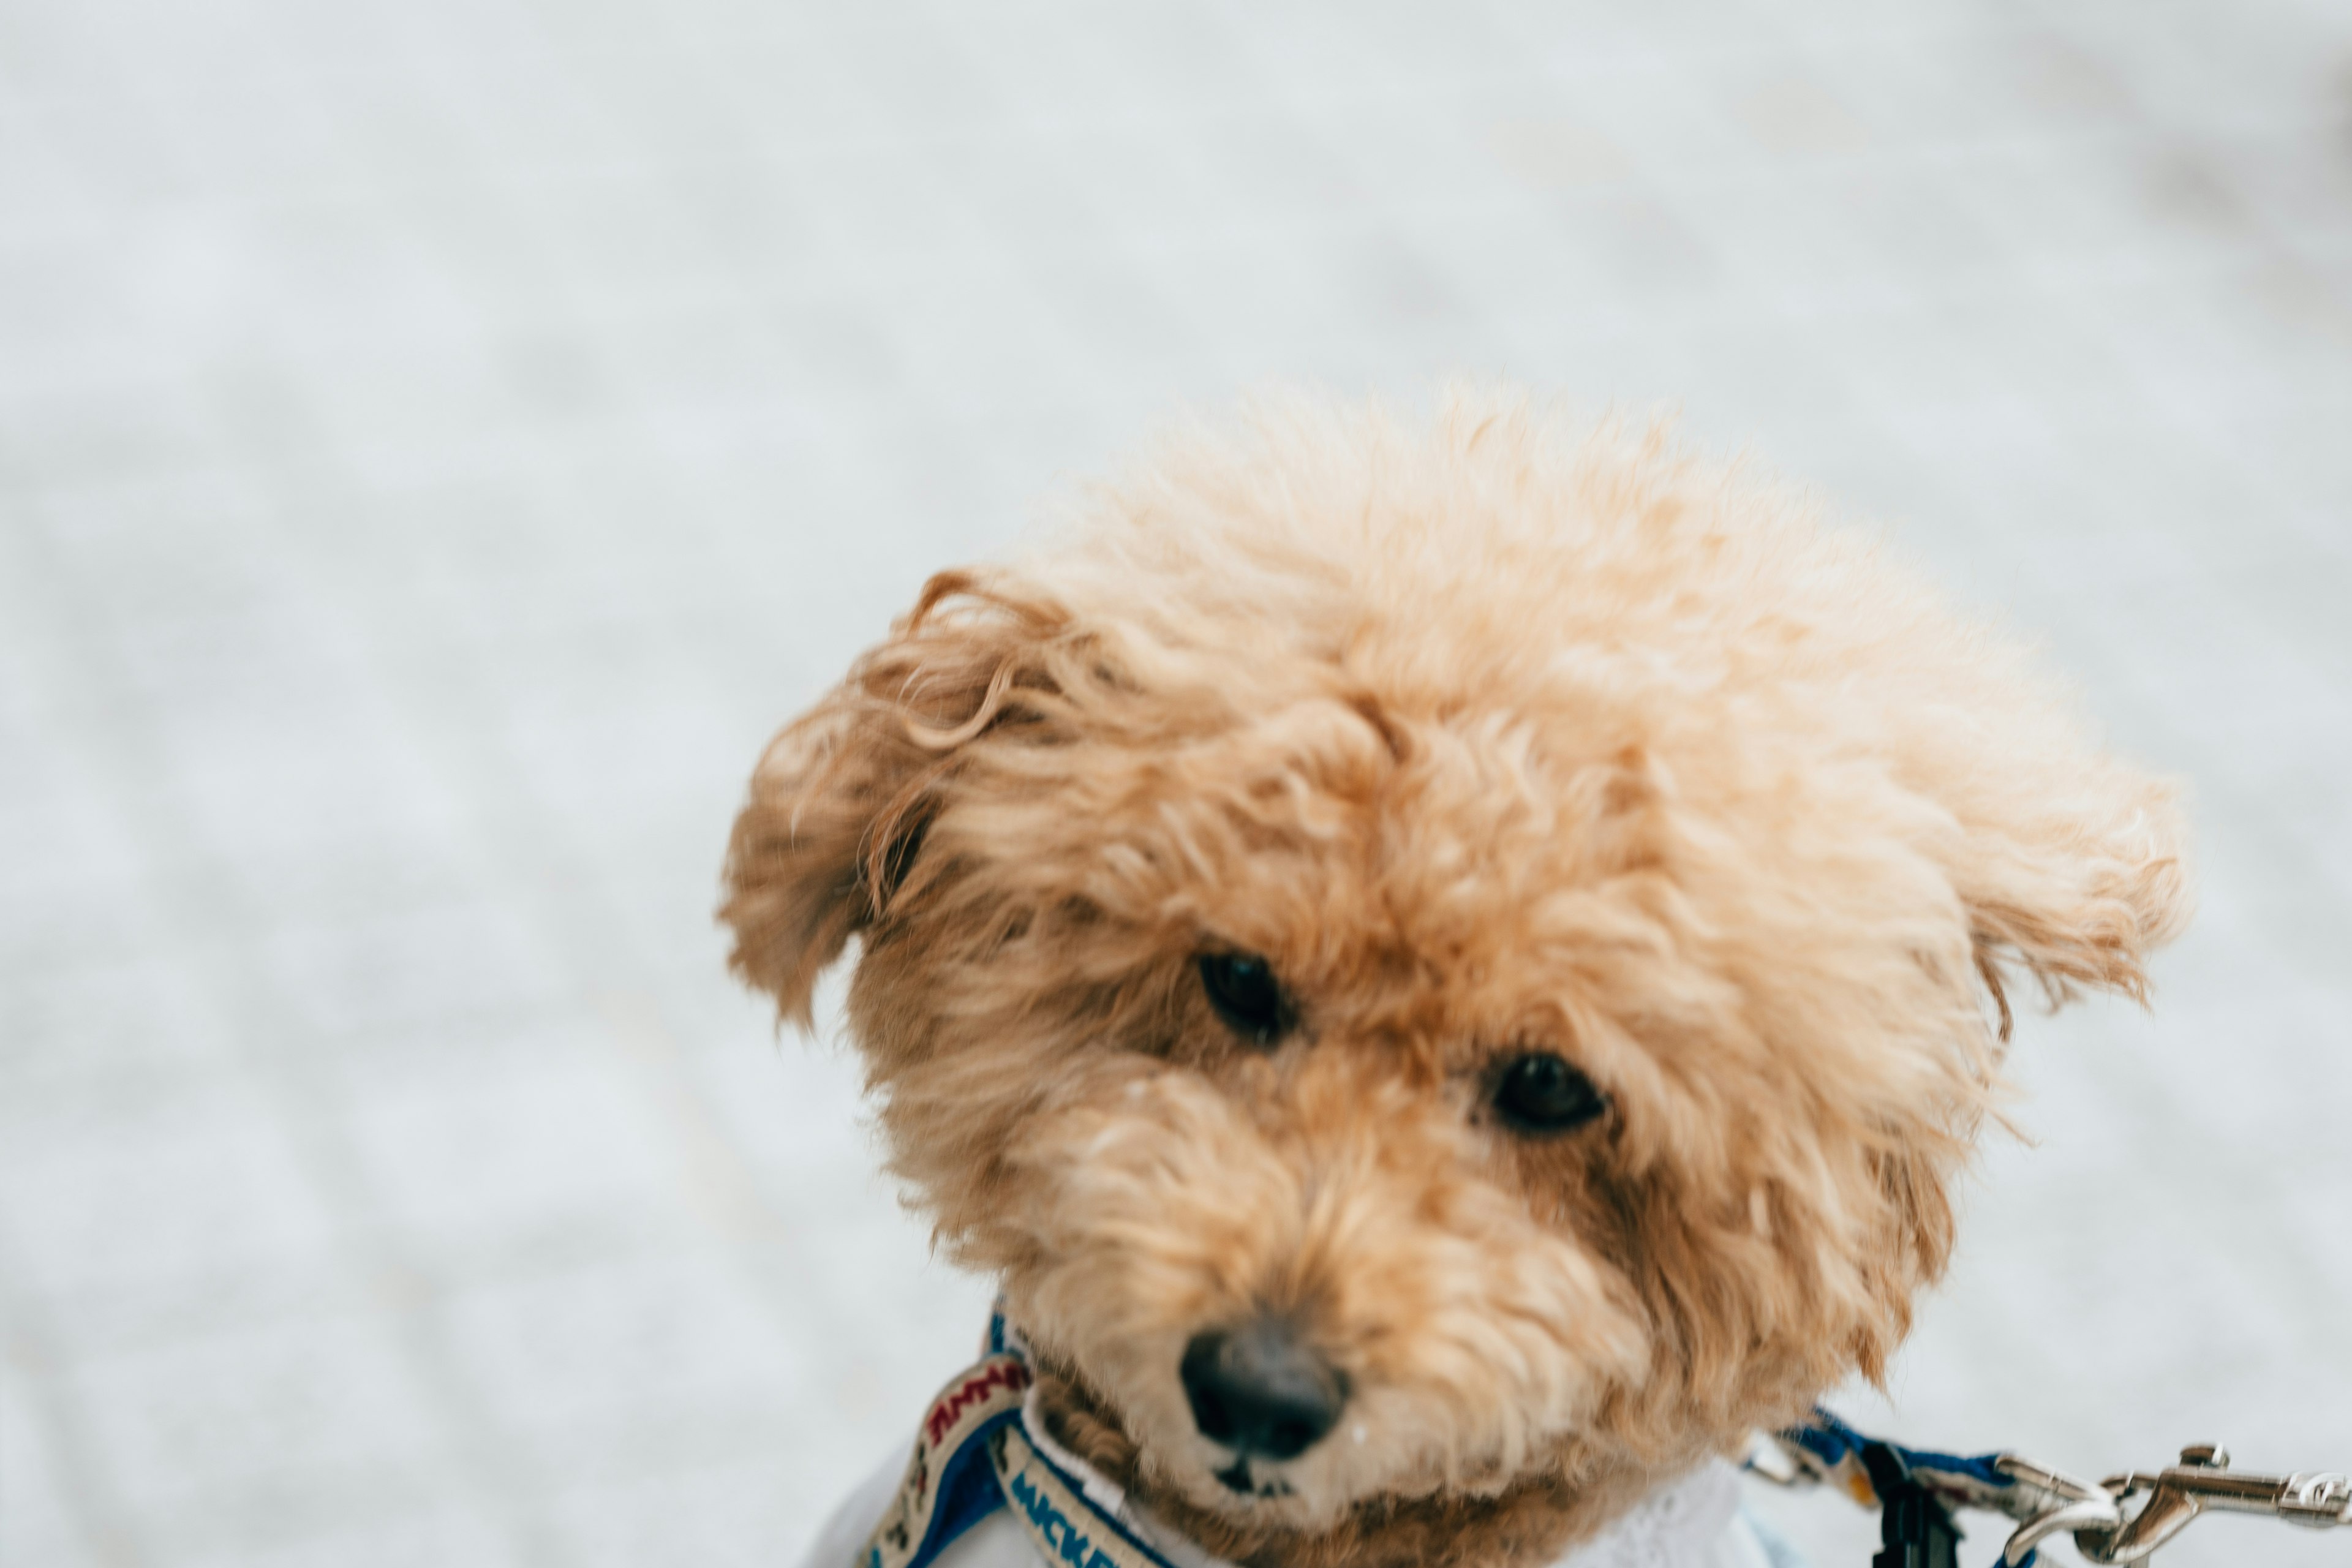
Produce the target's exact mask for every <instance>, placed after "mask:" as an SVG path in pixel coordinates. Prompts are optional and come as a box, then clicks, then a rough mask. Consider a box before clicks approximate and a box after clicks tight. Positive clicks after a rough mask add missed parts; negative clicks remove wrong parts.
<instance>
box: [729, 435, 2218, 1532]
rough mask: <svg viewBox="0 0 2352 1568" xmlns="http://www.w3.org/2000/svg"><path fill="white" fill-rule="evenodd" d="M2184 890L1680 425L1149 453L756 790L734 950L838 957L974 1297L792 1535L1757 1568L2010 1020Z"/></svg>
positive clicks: (2154, 850) (2112, 791) (1845, 535)
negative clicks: (973, 1318) (972, 1360)
mask: <svg viewBox="0 0 2352 1568" xmlns="http://www.w3.org/2000/svg"><path fill="white" fill-rule="evenodd" d="M2188 903H2189V900H2188V879H2187V877H2186V875H2185V870H2184V847H2183V827H2182V823H2181V818H2180V816H2179V813H2178V810H2177V808H2176V805H2175V803H2174V801H2173V798H2172V795H2171V794H2170V792H2169V791H2168V788H2167V787H2166V786H2165V785H2163V784H2160V783H2158V782H2155V781H2153V780H2151V779H2150V778H2149V777H2147V775H2145V774H2144V773H2140V772H2138V771H2136V770H2135V769H2133V768H2132V767H2130V766H2127V765H2126V764H2125V763H2121V762H2119V761H2117V760H2116V759H2114V758H2112V757H2111V756H2109V755H2107V754H2106V753H2105V752H2103V751H2102V750H2101V749H2100V748H2099V747H2098V746H2097V745H2096V744H2095V742H2093V741H2092V740H2091V739H2089V738H2088V737H2087V736H2086V734H2085V730H2084V724H2083V723H2082V721H2080V720H2079V719H2078V717H2077V716H2076V714H2075V713H2074V711H2073V710H2072V709H2071V708H2070V706H2069V703H2068V701H2067V700H2065V699H2064V698H2063V695H2062V694H2061V693H2060V692H2059V691H2058V690H2056V689H2053V687H2052V686H2051V685H2050V684H2048V683H2046V682H2045V681H2044V680H2042V679H2040V678H2039V677H2037V676H2036V675H2035V674H2034V673H2033V672H2032V670H2031V669H2030V668H2028V663H2027V660H2026V659H2025V658H2023V657H2022V656H2021V652H2020V650H2019V649H2018V648H2017V647H2015V646H2014V645H2013V644H2012V643H2011V642H2010V641H2009V640H2007V639H2005V638H2004V637H2002V636H2000V635H1999V634H1998V633H1996V632H1995V631H1993V630H1992V629H1990V628H1989V627H1987V626H1983V625H1980V624H1977V623H1974V622H1971V621H1969V620H1967V619H1965V618H1962V617H1960V616H1956V615H1955V614H1953V613H1952V612H1950V611H1949V610H1948V609H1946V608H1943V607H1942V606H1940V605H1938V603H1937V600H1936V599H1935V597H1934V596H1933V595H1931V594H1930V593H1929V592H1928V591H1927V588H1925V587H1924V586H1923V585H1922V584H1921V583H1920V582H1919V581H1918V580H1917V579H1916V578H1915V577H1914V576H1913V575H1912V574H1910V573H1909V572H1908V571H1906V570H1905V569H1903V568H1901V567H1900V566H1898V565H1896V564H1895V563H1892V562H1890V561H1889V560H1888V559H1887V558H1886V557H1885V555H1884V554H1883V553H1882V552H1881V551H1880V550H1879V549H1878V548H1877V547H1875V546H1874V544H1873V543H1872V542H1869V541H1867V540H1865V539H1864V538H1861V537H1858V536H1856V535H1855V534H1853V533H1851V532H1844V531H1837V530H1834V529H1832V528H1829V527H1826V526H1824V525H1823V524H1822V521H1820V520H1819V519H1818V518H1817V516H1816V515H1815V510H1814V508H1813V507H1812V506H1811V504H1810V503H1809V502H1808V501H1806V500H1804V499H1803V498H1802V497H1801V496H1800V495H1795V494H1792V493H1790V491H1788V490H1786V489H1780V488H1775V487H1773V486H1771V485H1769V484H1767V483H1765V482H1763V481H1761V480H1759V479H1754V478H1752V477H1750V476H1748V475H1746V474H1744V473H1742V472H1741V471H1740V470H1739V469H1738V468H1725V467H1718V466H1714V465H1711V464H1709V463H1707V462H1706V461H1703V460H1701V459H1699V458H1694V457H1692V456H1690V455H1688V454H1686V453H1685V452H1683V451H1681V450H1679V449H1678V448H1677V447H1676V446H1675V443H1674V441H1673V440H1672V439H1671V437H1669V436H1668V435H1667V434H1665V433H1664V432H1663V431H1659V430H1651V431H1649V432H1647V433H1643V432H1642V431H1639V430H1632V431H1629V430H1626V429H1623V428H1621V427H1617V426H1602V427H1601V428H1599V429H1593V428H1591V427H1590V426H1579V425H1577V424H1574V423H1572V422H1570V421H1569V420H1567V419H1566V418H1564V417H1563V416H1558V415H1556V414H1553V413H1551V412H1549V411H1548V410H1547V409H1546V408H1545V407H1544V406H1542V405H1538V404H1534V403H1531V402H1529V401H1528V400H1526V399H1524V398H1522V397H1518V396H1516V395H1501V394H1488V393H1460V394H1454V395H1449V396H1447V397H1446V398H1444V399H1443V400H1442V402H1441V405H1440V407H1439V409H1438V411H1437V413H1436V414H1435V416H1433V418H1429V419H1425V420H1412V419H1407V418H1403V417H1400V416H1391V415H1389V414H1385V413H1382V412H1380V411H1378V410H1372V411H1366V410H1362V409H1350V408H1346V407H1341V406H1336V405H1328V404H1324V403H1319V402H1315V401H1311V400H1303V399H1302V400H1295V401H1279V400H1277V401H1275V402H1272V403H1269V404H1266V405H1260V406H1259V407H1257V408H1256V409H1255V411H1254V412H1252V413H1250V414H1248V415H1246V416H1242V417H1239V418H1237V419H1235V420H1234V421H1233V422H1232V424H1231V425H1230V426H1225V427H1222V428H1201V429H1192V430H1190V431H1187V432H1183V433H1180V434H1178V435H1176V436H1173V437H1169V438H1167V439H1165V440H1163V441H1162V443H1161V444H1160V445H1159V446H1158V447H1156V448H1155V449H1153V450H1151V451H1150V453H1148V454H1147V455H1146V456H1145V457H1144V458H1141V459H1140V460H1139V461H1137V462H1135V463H1134V464H1132V465H1131V466H1130V467H1129V468H1127V469H1126V470H1125V471H1124V472H1123V473H1122V474H1121V475H1120V476H1119V477H1118V478H1117V479H1114V480H1112V481H1108V482H1105V483H1103V484H1101V485H1099V486H1097V487H1096V488H1093V489H1089V490H1087V491H1086V492H1084V493H1083V494H1082V495H1081V496H1080V497H1079V498H1078V500H1076V504H1075V505H1074V506H1073V507H1072V508H1071V515H1070V516H1069V517H1067V518H1066V520H1064V521H1063V523H1062V524H1061V526H1060V527H1059V528H1058V530H1057V531H1055V532H1053V533H1052V534H1051V535H1050V536H1049V537H1047V538H1045V540H1044V541H1042V542H1040V543H1039V544H1038V545H1037V546H1036V547H1035V548H1034V551H1033V552H1032V553H1031V554H1029V555H1028V556H1027V557H1025V558H1024V559H1022V560H1020V561H1019V562H1018V563H1015V564H1009V565H1003V566H984V567H970V568H965V569H962V570H958V571H951V572H945V573H942V574H940V575H938V576H936V577H933V578H932V579H931V580H930V582H929V584H928V585H927V586H926V587H925V588H924V590H923V592H922V595H921V597H920V598H919V600H918V601H917V602H916V604H915V606H914V607H913V609H911V610H910V611H908V614H907V615H906V616H904V617H903V618H902V619H900V620H899V621H898V623H897V624H896V626H893V627H892V628H891V631H890V635H889V636H888V637H887V638H886V639H885V640H883V641H882V642H881V643H879V644H878V645H877V646H876V647H873V648H872V649H870V650H869V651H867V652H866V654H865V655H864V656H863V657H861V658H859V659H858V660H857V662H856V664H855V665H853V666H852V667H851V668H850V670H849V673H848V675H847V676H846V678H845V679H843V681H842V682H841V683H840V684H839V685H838V686H836V687H835V688H834V689H832V690H831V691H830V692H829V693H827V694H826V695H825V696H824V698H823V699H822V700H820V701H819V702H818V703H817V704H816V706H815V707H814V709H812V710H810V711H808V712H807V713H805V714H803V716H802V717H800V718H799V719H797V720H796V721H793V723H792V724H791V725H790V726H789V727H787V728H786V729H785V730H784V731H783V732H782V734H781V735H780V736H779V737H778V738H777V739H776V741H775V742H774V743H773V744H772V746H771V747H770V748H769V750H768V752H767V753H766V755H765V756H764V757H763V758H762V759H761V762H760V763H759V767H758V771H757V773H755V775H754V776H753V779H752V783H751V797H750V801H749V804H748V805H746V806H745V807H744V809H743V812H742V815H741V816H740V819H739V820H738V821H737V823H736V825H735V829H734V836H733V840H732V843H731V846H730V852H729V857H728V862H727V870H726V901H725V905H724V910H723V918H724V919H725V921H727V922H728V923H729V925H730V926H731V928H732V930H733V933H734V937H735V948H734V956H733V963H734V966H735V968H736V970H737V971H738V972H739V973H740V974H741V975H742V976H743V977H744V978H745V979H747V980H748V981H749V982H751V984H754V985H756V986H758V987H760V988H761V989H762V990H764V991H766V992H769V993H771V994H773V995H774V996H775V998H776V999H777V1001H778V1002H779V1004H780V1005H781V1007H782V1015H783V1016H784V1017H785V1018H788V1019H791V1020H793V1021H795V1022H797V1023H799V1024H802V1025H803V1026H805V1025H806V1024H807V1023H808V1022H809V1020H810V993H811V989H812V987H813V986H814V984H815V983H816V981H817V978H818V975H819V973H821V972H822V971H824V969H825V968H826V966H827V965H829V964H831V963H834V962H835V960H836V959H838V958H840V957H841V956H842V955H843V953H844V952H845V951H846V950H847V949H848V947H849V945H850V943H851V942H852V939H855V940H856V970H855V973H854V976H853V977H852V979H851V983H850V986H849V991H848V1001H847V1019H848V1028H849V1031H850V1033H851V1034H852V1035H853V1037H854V1038H855V1040H856V1046H857V1047H858V1049H859V1050H860V1052H861V1053H862V1055H863V1060H864V1065H865V1068H866V1076H867V1081H868V1084H869V1086H870V1089H871V1091H872V1094H873V1096H874V1098H875V1100H876V1102H877V1107H878V1113H879V1121H880V1127H881V1129H882V1131H883V1133H884V1135H885V1137H886V1140H887V1148H888V1151H889V1161H890V1167H891V1169H892V1170H893V1171H894V1172H895V1173H897V1175H898V1177H900V1178H901V1179H902V1180H903V1181H904V1183H905V1184H906V1186H907V1189H908V1192H909V1194H911V1198H912V1200H913V1201H914V1202H915V1203H916V1204H917V1205H919V1208H920V1210H921V1212H923V1213H924V1214H925V1215H927V1216H928V1217H929V1219H930V1221H931V1222H932V1223H933V1225H934V1226H936V1230H937V1235H938V1237H939V1239H940V1243H941V1244H942V1246H943V1247H945V1249H946V1250H947V1251H948V1253H949V1254H950V1256H951V1257H952V1258H954V1259H956V1260H957V1261H958V1262H960V1263H961V1264H962V1265H964V1266H966V1267H968V1268H972V1269H976V1270H980V1271H982V1272H983V1273H984V1274H986V1275H988V1276H990V1277H992V1279H995V1280H996V1281H997V1282H998V1284H999V1288H1000V1289H1001V1292H1002V1295H1001V1310H1000V1316H999V1319H998V1321H996V1322H995V1323H993V1324H992V1325H990V1326H989V1329H988V1335H987V1342H986V1343H985V1345H984V1346H983V1352H984V1353H983V1354H982V1358H981V1360H980V1362H979V1363H977V1364H976V1365H975V1367H974V1368H972V1369H971V1371H969V1372H967V1373H961V1374H959V1375H958V1376H957V1377H955V1378H952V1379H950V1381H949V1383H948V1385H947V1387H946V1388H945V1390H943V1392H942V1394H941V1396H940V1399H939V1401H937V1402H936V1403H935V1405H933V1406H932V1407H930V1408H929V1411H928V1412H927V1413H924V1412H915V1411H910V1412H909V1415H912V1416H917V1417H919V1423H920V1430H919V1435H918V1439H917V1443H916V1448H915V1452H914V1455H913V1457H912V1458H911V1460H894V1461H893V1463H892V1465H891V1467H890V1468H889V1469H888V1470H887V1472H885V1473H884V1474H882V1475H880V1476H877V1478H876V1479H875V1480H873V1481H872V1482H869V1483H868V1485H867V1486H866V1488H865V1489H862V1490H861V1491H859V1492H858V1493H856V1495H854V1496H853V1497H852V1498H851V1499H850V1500H848V1502H847V1503H845V1505H844V1506H843V1508H842V1510H841V1511H840V1513H839V1514H838V1515H837V1516H836V1517H835V1519H834V1521H832V1523H831V1524H830V1525H829V1526H827V1527H825V1529H824V1531H822V1532H821V1535H820V1539H819V1542H818V1546H817V1548H816V1552H815V1555H814V1556H813V1557H812V1559H811V1560H810V1561H811V1563H812V1564H813V1568H855V1565H861V1564H862V1565H865V1568H909V1565H917V1568H919V1565H923V1564H929V1563H934V1562H945V1563H947V1564H948V1568H1038V1565H1040V1564H1047V1565H1050V1564H1051V1563H1054V1562H1055V1559H1057V1558H1058V1559H1059V1560H1061V1561H1062V1562H1064V1563H1067V1564H1071V1565H1073V1568H1150V1565H1156V1564H1172V1565H1174V1568H1202V1564H1204V1563H1211V1562H1213V1561H1216V1560H1223V1561H1225V1562H1229V1563H1245V1564H1250V1565H1252V1568H1276V1565H1281V1568H1339V1565H1341V1564H1351V1565H1352V1564H1361V1565H1364V1568H1409V1565H1410V1568H1424V1565H1438V1564H1459V1565H1462V1568H1536V1565H1538V1564H1543V1563H1557V1562H1562V1561H1567V1562H1573V1563H1710V1564H1713V1563H1721V1564H1731V1563H1745V1562H1757V1561H1761V1560H1762V1559H1761V1556H1760V1555H1759V1553H1760V1552H1761V1550H1762V1549H1761V1548H1760V1547H1759V1541H1758V1537H1757V1535H1756V1534H1755V1533H1754V1531H1753V1528H1752V1527H1751V1526H1750V1525H1748V1523H1747V1522H1746V1521H1744V1520H1742V1519H1740V1518H1738V1517H1736V1516H1735V1514H1734V1509H1735V1506H1736V1495H1735V1494H1736V1488H1735V1487H1734V1485H1733V1483H1732V1479H1731V1477H1732V1472H1731V1470H1730V1468H1729V1467H1728V1466H1727V1464H1726V1463H1725V1459H1726V1457H1727V1456H1730V1455H1733V1454H1736V1453H1737V1452H1738V1449H1739V1448H1740V1447H1741V1446H1742V1444H1743V1442H1744V1440H1745V1439H1746V1437H1747V1436H1748V1433H1749V1432H1750V1430H1751V1429H1753V1428H1757V1427H1773V1426H1780V1425H1783V1424H1786V1423H1788V1422H1789V1421H1790V1420H1791V1419H1792V1418H1795V1417H1797V1416H1798V1415H1800V1414H1801V1413H1802V1412H1803V1411H1805V1410H1806V1408H1807V1407H1808V1405H1810V1404H1811V1402H1812V1401H1813V1400H1814V1399H1815V1398H1816V1397H1817V1396H1818V1395H1820V1394H1822V1393H1823V1391H1824V1390H1826V1389H1828V1388H1830V1387H1831V1386H1832V1385H1833V1384H1838V1383H1839V1382H1840V1381H1841V1380H1843V1379H1845V1378H1846V1377H1848V1376H1849V1374H1853V1373H1860V1374H1862V1375H1864V1376H1865V1377H1875V1376H1878V1375H1879V1374H1880V1373H1882V1371H1883V1369H1884V1368H1885V1365H1886V1363H1887V1358H1888V1357H1889V1355H1890V1354H1891V1353H1892V1352H1893V1351H1894V1350H1895V1346H1896V1345H1897V1344H1898V1343H1899V1342H1900V1341H1901V1340H1902V1338H1903V1336H1904V1334H1905V1331H1906V1329H1907V1327H1908V1325H1909V1323H1910V1321H1911V1314H1912V1303H1913V1300H1914V1298H1915V1296H1916V1294H1917V1293H1918V1292H1919V1291H1920V1289H1922V1288H1923V1287H1925V1286H1926V1285H1927V1284H1928V1283H1929V1282H1931V1281H1933V1280H1934V1279H1936V1278H1937V1275H1938V1273H1939V1271H1940V1270H1941V1269H1942V1268H1943V1267H1944V1265H1945V1261H1946V1258H1947V1257H1948V1254H1949V1252H1950V1249H1951V1246H1952V1230H1953V1215H1952V1193H1953V1184H1954V1182H1955V1180H1956V1178H1957V1177H1958V1174H1959V1173H1960V1172H1961V1169H1962V1167H1963V1166H1964V1165H1965V1164H1966V1163H1967V1162H1968V1159H1969V1150H1970V1147H1971V1144H1972V1142H1974V1140H1975V1139H1976V1137H1977V1135H1978V1134H1979V1131H1980V1129H1982V1128H1983V1127H1984V1125H1985V1124H1986V1122H1987V1121H1988V1119H1989V1118H1995V1119H1997V1117H1998V1114H1999V1109H1998V1107H1999V1100H2000V1096H2001V1094H2002V1092H2003V1084H2002V1060H2003V1054H2004V1050H2005V1048H2006V1045H2007V1041H2008V1038H2009V1035H2010V1025H2011V994H2012V993H2013V992H2015V991H2016V990H2017V989H2018V988H2019V986H2020V985H2021V983H2030V984H2032V986H2034V987H2036V988H2038V989H2039V991H2040V992H2041V993H2042V994H2044V995H2046V996H2047V998H2048V999H2049V1000H2051V1001H2052V1002H2053V1003H2055V1002H2057V1001H2061V1000H2063V999H2064V998H2066V997H2068V996H2069V995H2071V994H2074V992H2075V991H2076V989H2077V988H2078V987H2083V986H2095V987H2104V988H2106V989H2109V990H2114V991H2120V992H2123V993H2126V994H2130V995H2133V996H2140V995H2142V994H2143V993H2144V991H2145V987H2146V973H2145V970H2144V968H2143V965H2144V963H2145V961H2146V959H2147V954H2148V952H2149V951H2150V950H2151V949H2152V948H2154V947H2155V946H2157V945H2158V943H2160V942H2164V941H2165V940H2167V939H2168V938H2169V937H2170V936H2172V935H2173V934H2174V932H2175V931H2177V930H2178V929H2179V926H2180V925H2181V923H2182V922H2183V921H2184V920H2185V918H2186V915H2187V911H2188ZM974 1327H975V1329H978V1328H980V1327H981V1325H974ZM939 1370H940V1373H941V1374H942V1375H944V1374H946V1373H950V1372H952V1371H953V1370H954V1369H953V1368H950V1367H941V1368H940V1369H939Z"/></svg>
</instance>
